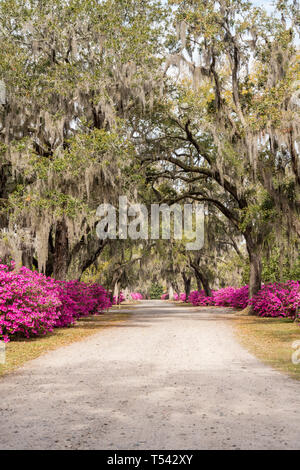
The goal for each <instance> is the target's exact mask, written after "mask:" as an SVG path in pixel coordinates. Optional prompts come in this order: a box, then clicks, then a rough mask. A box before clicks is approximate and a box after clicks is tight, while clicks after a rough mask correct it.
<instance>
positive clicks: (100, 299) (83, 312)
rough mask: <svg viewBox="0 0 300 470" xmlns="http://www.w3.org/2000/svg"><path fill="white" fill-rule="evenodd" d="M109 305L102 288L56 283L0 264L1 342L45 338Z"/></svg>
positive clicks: (71, 282) (36, 274)
mask: <svg viewBox="0 0 300 470" xmlns="http://www.w3.org/2000/svg"><path fill="white" fill-rule="evenodd" d="M110 306H111V302H110V300H109V297H108V295H107V292H106V291H105V289H104V288H103V287H102V286H100V285H97V284H87V283H84V282H79V281H57V280H55V279H52V278H50V277H46V276H45V275H43V274H40V273H38V272H34V271H30V270H29V269H27V268H25V267H22V268H21V269H20V270H19V271H18V272H16V271H13V270H12V266H6V265H0V340H3V341H5V342H7V341H9V340H10V339H11V338H12V337H14V336H21V337H25V338H29V337H31V336H37V335H45V334H47V333H48V332H51V331H53V328H55V327H63V326H69V325H72V324H74V323H75V321H76V320H77V319H78V318H79V317H82V316H87V315H93V314H95V313H101V312H103V311H104V310H105V309H107V308H109V307H110Z"/></svg>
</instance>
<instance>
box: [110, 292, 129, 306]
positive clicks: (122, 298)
mask: <svg viewBox="0 0 300 470" xmlns="http://www.w3.org/2000/svg"><path fill="white" fill-rule="evenodd" d="M125 300H126V299H125V295H124V294H123V292H120V294H119V297H118V298H116V296H115V295H114V296H113V302H112V303H113V305H119V304H121V303H122V302H124V301H125Z"/></svg>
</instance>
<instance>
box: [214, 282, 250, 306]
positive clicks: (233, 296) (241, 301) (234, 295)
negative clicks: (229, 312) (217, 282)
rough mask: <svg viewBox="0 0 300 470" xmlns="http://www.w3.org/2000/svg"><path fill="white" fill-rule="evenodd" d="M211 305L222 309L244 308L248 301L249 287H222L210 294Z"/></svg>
mask: <svg viewBox="0 0 300 470" xmlns="http://www.w3.org/2000/svg"><path fill="white" fill-rule="evenodd" d="M212 299H213V304H214V305H218V306H222V307H233V308H242V309H243V308H246V307H247V305H248V301H249V287H248V286H247V285H246V286H243V287H231V286H229V287H224V288H223V289H219V290H217V291H215V292H213V293H212Z"/></svg>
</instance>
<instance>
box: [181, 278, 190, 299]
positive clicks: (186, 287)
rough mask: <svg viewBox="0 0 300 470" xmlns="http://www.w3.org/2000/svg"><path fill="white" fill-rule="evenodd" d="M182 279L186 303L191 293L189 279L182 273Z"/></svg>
mask: <svg viewBox="0 0 300 470" xmlns="http://www.w3.org/2000/svg"><path fill="white" fill-rule="evenodd" d="M182 278H183V282H184V292H185V301H186V302H187V301H188V298H189V295H190V292H191V277H187V276H186V274H185V273H182Z"/></svg>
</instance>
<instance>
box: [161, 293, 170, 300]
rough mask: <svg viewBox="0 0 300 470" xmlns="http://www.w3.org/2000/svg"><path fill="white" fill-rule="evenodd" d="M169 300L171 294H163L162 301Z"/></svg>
mask: <svg viewBox="0 0 300 470" xmlns="http://www.w3.org/2000/svg"><path fill="white" fill-rule="evenodd" d="M168 298H169V294H168V293H165V294H163V295H162V296H161V297H160V299H161V300H166V299H168Z"/></svg>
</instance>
